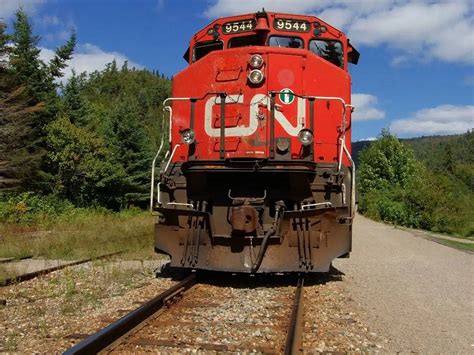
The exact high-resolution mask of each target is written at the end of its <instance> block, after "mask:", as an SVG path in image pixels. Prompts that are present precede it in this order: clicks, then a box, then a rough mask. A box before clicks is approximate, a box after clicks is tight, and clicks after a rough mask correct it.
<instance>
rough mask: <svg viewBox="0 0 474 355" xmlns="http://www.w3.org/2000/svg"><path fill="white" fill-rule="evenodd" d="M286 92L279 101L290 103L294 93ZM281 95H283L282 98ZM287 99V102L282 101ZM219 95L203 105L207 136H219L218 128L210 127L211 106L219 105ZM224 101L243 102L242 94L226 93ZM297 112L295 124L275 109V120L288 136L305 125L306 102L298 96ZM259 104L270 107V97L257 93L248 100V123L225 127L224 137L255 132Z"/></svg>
mask: <svg viewBox="0 0 474 355" xmlns="http://www.w3.org/2000/svg"><path fill="white" fill-rule="evenodd" d="M285 90H289V91H288V92H285V93H282V94H280V101H282V102H284V103H285V104H288V105H289V104H290V103H292V102H293V101H294V99H295V95H294V94H293V92H292V91H291V90H290V89H285ZM282 95H287V96H284V97H283V99H282V97H281V96H282ZM284 100H287V101H288V102H286V101H284ZM220 103H221V98H220V97H211V98H209V99H208V100H207V101H206V106H205V117H204V118H205V122H204V129H205V131H206V133H207V135H208V136H209V137H220V135H221V133H220V129H219V128H214V127H212V122H213V119H212V107H213V106H214V105H220ZM225 103H226V105H227V104H230V105H231V104H243V103H244V95H228V96H226V98H225ZM297 104H298V113H297V119H296V121H297V122H296V125H294V124H292V123H291V122H290V121H289V120H288V119H287V118H286V117H285V115H284V114H283V113H282V112H279V111H277V110H275V120H276V121H277V122H278V123H279V124H280V125H281V126H282V127H283V129H284V130H285V131H286V133H288V135H290V136H294V137H296V136H298V133H299V131H300V130H301V129H302V128H304V127H305V125H306V102H305V100H304V99H302V98H300V97H299V98H298V101H297ZM259 105H266V107H268V109H270V98H269V97H268V96H267V95H263V94H257V95H255V96H254V97H252V99H251V100H250V105H249V106H250V109H249V125H248V126H237V127H230V128H226V130H225V135H226V137H245V136H250V135H252V134H254V133H255V131H256V130H257V128H258V111H259Z"/></svg>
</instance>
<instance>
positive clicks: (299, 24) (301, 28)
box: [273, 18, 310, 32]
mask: <svg viewBox="0 0 474 355" xmlns="http://www.w3.org/2000/svg"><path fill="white" fill-rule="evenodd" d="M273 27H274V28H275V29H276V30H279V31H288V32H309V29H310V23H309V22H308V21H305V20H293V19H288V18H276V19H275V20H274V21H273Z"/></svg>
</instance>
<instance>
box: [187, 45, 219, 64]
mask: <svg viewBox="0 0 474 355" xmlns="http://www.w3.org/2000/svg"><path fill="white" fill-rule="evenodd" d="M221 49H224V43H223V42H222V41H216V42H202V43H197V44H196V45H195V46H194V53H193V62H195V61H197V60H199V59H201V58H202V57H204V56H205V55H207V54H209V53H211V52H213V51H217V50H221Z"/></svg>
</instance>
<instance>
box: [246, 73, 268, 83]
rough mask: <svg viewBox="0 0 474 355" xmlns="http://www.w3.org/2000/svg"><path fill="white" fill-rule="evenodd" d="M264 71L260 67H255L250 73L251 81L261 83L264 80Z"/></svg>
mask: <svg viewBox="0 0 474 355" xmlns="http://www.w3.org/2000/svg"><path fill="white" fill-rule="evenodd" d="M263 77H264V76H263V73H262V72H261V71H260V70H258V69H254V70H252V71H250V73H249V76H248V78H249V81H250V82H251V83H252V84H255V85H256V84H260V83H261V82H262V81H263Z"/></svg>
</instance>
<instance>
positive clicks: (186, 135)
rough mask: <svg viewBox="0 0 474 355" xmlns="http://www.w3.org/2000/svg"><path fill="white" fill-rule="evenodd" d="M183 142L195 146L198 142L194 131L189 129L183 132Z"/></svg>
mask: <svg viewBox="0 0 474 355" xmlns="http://www.w3.org/2000/svg"><path fill="white" fill-rule="evenodd" d="M181 140H182V141H183V142H184V143H186V144H193V143H194V141H195V140H196V136H195V134H194V131H193V130H192V129H191V128H187V129H185V130H184V131H182V132H181Z"/></svg>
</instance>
